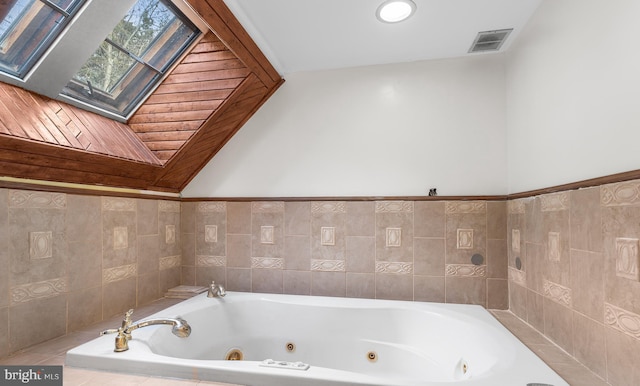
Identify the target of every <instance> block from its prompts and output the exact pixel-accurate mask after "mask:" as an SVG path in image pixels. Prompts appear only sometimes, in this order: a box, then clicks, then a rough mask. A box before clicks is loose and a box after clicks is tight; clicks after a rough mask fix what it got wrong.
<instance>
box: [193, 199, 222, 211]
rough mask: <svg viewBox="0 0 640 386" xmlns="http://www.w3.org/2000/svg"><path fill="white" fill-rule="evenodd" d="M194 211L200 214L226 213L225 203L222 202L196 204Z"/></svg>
mask: <svg viewBox="0 0 640 386" xmlns="http://www.w3.org/2000/svg"><path fill="white" fill-rule="evenodd" d="M196 211H197V212H200V213H226V212H227V203H226V202H224V201H205V202H198V206H197V207H196Z"/></svg>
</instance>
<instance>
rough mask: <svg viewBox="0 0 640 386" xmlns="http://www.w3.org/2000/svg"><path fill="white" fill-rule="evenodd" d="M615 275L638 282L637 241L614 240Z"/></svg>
mask: <svg viewBox="0 0 640 386" xmlns="http://www.w3.org/2000/svg"><path fill="white" fill-rule="evenodd" d="M616 275H617V276H620V277H624V278H626V279H631V280H635V281H640V275H639V274H638V239H628V238H617V239H616Z"/></svg>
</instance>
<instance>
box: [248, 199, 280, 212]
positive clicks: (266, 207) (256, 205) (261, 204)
mask: <svg viewBox="0 0 640 386" xmlns="http://www.w3.org/2000/svg"><path fill="white" fill-rule="evenodd" d="M251 212H252V213H280V212H284V201H255V202H252V203H251Z"/></svg>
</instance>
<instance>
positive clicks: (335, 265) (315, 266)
mask: <svg viewBox="0 0 640 386" xmlns="http://www.w3.org/2000/svg"><path fill="white" fill-rule="evenodd" d="M311 270H312V271H323V272H344V271H345V265H344V260H319V259H311Z"/></svg>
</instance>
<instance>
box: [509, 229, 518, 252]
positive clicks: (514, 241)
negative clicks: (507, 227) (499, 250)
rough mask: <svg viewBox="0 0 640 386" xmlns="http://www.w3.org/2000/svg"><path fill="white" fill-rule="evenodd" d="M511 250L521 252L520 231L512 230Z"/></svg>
mask: <svg viewBox="0 0 640 386" xmlns="http://www.w3.org/2000/svg"><path fill="white" fill-rule="evenodd" d="M511 250H512V251H514V252H520V230H519V229H512V230H511Z"/></svg>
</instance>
